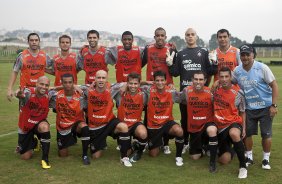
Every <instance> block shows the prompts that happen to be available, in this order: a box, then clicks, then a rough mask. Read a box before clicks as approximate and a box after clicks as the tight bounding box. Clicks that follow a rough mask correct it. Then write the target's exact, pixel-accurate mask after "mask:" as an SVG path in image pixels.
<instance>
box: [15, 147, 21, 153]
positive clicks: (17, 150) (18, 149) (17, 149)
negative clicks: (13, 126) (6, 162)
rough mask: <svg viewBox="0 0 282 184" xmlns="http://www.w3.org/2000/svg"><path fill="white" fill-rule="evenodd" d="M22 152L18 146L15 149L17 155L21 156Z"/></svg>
mask: <svg viewBox="0 0 282 184" xmlns="http://www.w3.org/2000/svg"><path fill="white" fill-rule="evenodd" d="M20 152H21V147H20V146H17V147H16V149H15V153H17V154H20Z"/></svg>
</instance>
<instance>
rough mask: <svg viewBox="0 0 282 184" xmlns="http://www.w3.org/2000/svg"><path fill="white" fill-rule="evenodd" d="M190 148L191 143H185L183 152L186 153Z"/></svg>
mask: <svg viewBox="0 0 282 184" xmlns="http://www.w3.org/2000/svg"><path fill="white" fill-rule="evenodd" d="M188 150H189V144H184V146H183V149H182V154H185V153H186V151H188Z"/></svg>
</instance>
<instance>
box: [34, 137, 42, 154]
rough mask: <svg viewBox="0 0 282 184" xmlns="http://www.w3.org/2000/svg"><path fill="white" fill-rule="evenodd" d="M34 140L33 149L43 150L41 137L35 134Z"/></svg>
mask: <svg viewBox="0 0 282 184" xmlns="http://www.w3.org/2000/svg"><path fill="white" fill-rule="evenodd" d="M34 141H35V146H34V148H33V151H36V152H38V151H40V150H41V144H40V141H39V139H38V138H37V136H34Z"/></svg>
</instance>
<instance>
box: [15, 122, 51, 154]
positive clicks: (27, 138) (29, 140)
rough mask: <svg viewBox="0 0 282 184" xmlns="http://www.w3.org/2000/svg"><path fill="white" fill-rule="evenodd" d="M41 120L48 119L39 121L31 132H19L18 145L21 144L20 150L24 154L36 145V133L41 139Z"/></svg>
mask: <svg viewBox="0 0 282 184" xmlns="http://www.w3.org/2000/svg"><path fill="white" fill-rule="evenodd" d="M41 122H47V123H48V121H47V120H46V119H45V120H42V121H40V122H38V123H37V124H36V125H35V126H34V127H33V128H32V129H31V130H30V131H29V132H27V133H26V134H21V133H19V134H18V146H19V150H20V154H24V153H25V152H27V151H29V150H32V149H34V147H35V146H36V144H37V143H36V142H35V139H34V135H36V136H37V138H38V139H40V133H39V132H38V126H39V124H40V123H41Z"/></svg>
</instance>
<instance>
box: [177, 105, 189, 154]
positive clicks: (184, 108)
mask: <svg viewBox="0 0 282 184" xmlns="http://www.w3.org/2000/svg"><path fill="white" fill-rule="evenodd" d="M179 109H180V114H181V127H182V130H183V135H184V146H183V150H182V154H184V153H186V151H189V133H188V130H187V126H188V124H187V123H188V122H187V105H186V104H179Z"/></svg>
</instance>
